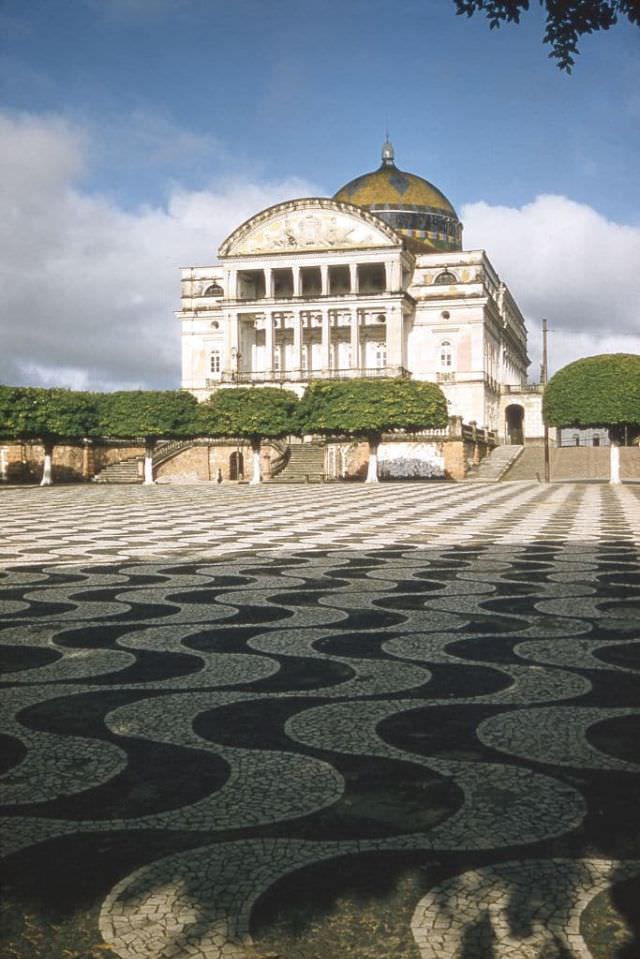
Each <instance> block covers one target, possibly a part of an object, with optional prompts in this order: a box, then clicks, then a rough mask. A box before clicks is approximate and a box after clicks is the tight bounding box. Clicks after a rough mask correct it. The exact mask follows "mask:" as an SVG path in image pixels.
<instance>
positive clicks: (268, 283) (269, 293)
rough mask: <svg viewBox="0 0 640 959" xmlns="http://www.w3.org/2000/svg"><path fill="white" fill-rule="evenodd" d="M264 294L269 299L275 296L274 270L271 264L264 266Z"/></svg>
mask: <svg viewBox="0 0 640 959" xmlns="http://www.w3.org/2000/svg"><path fill="white" fill-rule="evenodd" d="M264 295H265V296H266V297H268V299H272V298H273V272H272V270H271V267H270V266H265V268H264Z"/></svg>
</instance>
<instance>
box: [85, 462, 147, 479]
mask: <svg viewBox="0 0 640 959" xmlns="http://www.w3.org/2000/svg"><path fill="white" fill-rule="evenodd" d="M139 460H140V457H139V456H130V457H129V458H128V459H124V460H118V461H117V462H116V463H110V464H109V466H105V467H104V469H102V470H100V472H99V473H96V475H95V476H94V478H93V482H94V483H142V474H141V473H139V472H138V461H139Z"/></svg>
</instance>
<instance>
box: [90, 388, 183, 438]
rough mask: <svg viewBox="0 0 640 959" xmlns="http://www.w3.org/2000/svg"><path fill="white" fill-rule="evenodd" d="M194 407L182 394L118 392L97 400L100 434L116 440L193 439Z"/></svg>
mask: <svg viewBox="0 0 640 959" xmlns="http://www.w3.org/2000/svg"><path fill="white" fill-rule="evenodd" d="M197 409H198V403H197V400H196V398H195V397H194V396H193V395H192V394H191V393H186V392H183V391H182V390H118V391H116V392H115V393H103V394H102V396H101V397H100V431H101V433H102V435H103V436H108V437H112V438H118V439H134V438H136V437H139V436H141V437H145V438H147V439H159V438H178V439H179V438H181V437H190V436H196V435H197V432H198V427H197Z"/></svg>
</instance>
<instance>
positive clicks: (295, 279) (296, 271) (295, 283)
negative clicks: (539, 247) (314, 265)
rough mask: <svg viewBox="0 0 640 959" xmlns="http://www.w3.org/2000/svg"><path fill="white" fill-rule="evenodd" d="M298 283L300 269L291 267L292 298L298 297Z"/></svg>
mask: <svg viewBox="0 0 640 959" xmlns="http://www.w3.org/2000/svg"><path fill="white" fill-rule="evenodd" d="M300 281H301V277H300V267H299V266H294V267H293V295H294V296H300Z"/></svg>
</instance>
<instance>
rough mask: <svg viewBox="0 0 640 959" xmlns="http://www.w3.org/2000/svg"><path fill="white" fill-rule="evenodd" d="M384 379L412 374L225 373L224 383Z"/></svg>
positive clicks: (368, 369) (361, 370)
mask: <svg viewBox="0 0 640 959" xmlns="http://www.w3.org/2000/svg"><path fill="white" fill-rule="evenodd" d="M383 377H389V378H400V379H410V377H411V373H410V372H409V370H406V369H405V368H404V367H403V366H379V367H378V366H375V367H374V366H363V367H358V368H357V369H351V368H346V369H337V370H254V371H253V372H244V371H240V372H238V373H230V372H223V373H222V377H221V380H220V382H222V383H247V384H252V383H308V382H309V381H310V380H353V379H381V378H383Z"/></svg>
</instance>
